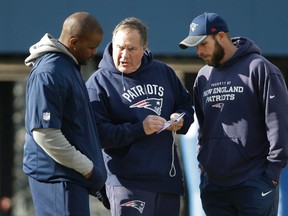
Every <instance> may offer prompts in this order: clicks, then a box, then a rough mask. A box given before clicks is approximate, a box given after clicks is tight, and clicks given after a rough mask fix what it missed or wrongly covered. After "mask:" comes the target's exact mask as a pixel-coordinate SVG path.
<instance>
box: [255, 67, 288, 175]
mask: <svg viewBox="0 0 288 216" xmlns="http://www.w3.org/2000/svg"><path fill="white" fill-rule="evenodd" d="M259 71H262V72H263V71H265V74H266V77H265V78H264V80H263V83H264V85H263V86H262V88H263V91H262V93H263V97H262V99H263V106H264V109H265V123H266V128H267V138H268V140H269V143H270V148H269V152H268V156H267V160H268V166H267V169H266V175H267V176H268V177H269V178H270V179H273V180H276V181H278V180H279V178H280V173H281V170H282V169H283V168H284V167H285V166H286V164H287V160H288V144H287V140H288V133H287V128H288V115H287V110H288V92H287V87H286V84H285V80H284V77H283V75H282V73H281V71H279V70H278V68H276V67H275V66H274V65H272V64H269V63H263V64H260V65H259Z"/></svg>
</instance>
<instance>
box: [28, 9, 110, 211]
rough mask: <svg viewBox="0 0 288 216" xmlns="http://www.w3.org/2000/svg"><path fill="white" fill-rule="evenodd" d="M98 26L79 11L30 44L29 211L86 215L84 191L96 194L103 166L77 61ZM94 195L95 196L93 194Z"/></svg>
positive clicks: (91, 51) (92, 48)
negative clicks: (52, 32)
mask: <svg viewBox="0 0 288 216" xmlns="http://www.w3.org/2000/svg"><path fill="white" fill-rule="evenodd" d="M102 36H103V30H102V27H101V26H100V24H99V23H98V21H97V20H96V19H95V18H94V17H93V16H92V15H90V14H88V13H84V12H79V13H74V14H72V15H71V16H69V17H68V18H67V19H66V20H65V22H64V23H63V28H62V32H61V35H60V37H59V39H55V38H54V37H53V36H52V35H50V34H48V33H47V34H45V35H44V36H43V38H42V39H41V40H40V41H39V42H38V43H36V44H35V45H33V46H31V48H30V56H29V57H27V58H26V60H25V64H26V65H28V66H31V67H33V68H32V70H31V73H30V74H29V78H28V81H27V89H26V119H25V124H26V125H25V126H26V136H25V138H26V140H25V146H24V161H23V163H24V164H23V170H24V172H25V173H26V174H27V175H28V176H29V184H30V188H31V192H32V198H33V203H34V207H35V214H36V215H39V216H44V215H45V216H46V215H47V216H49V215H81V216H88V215H90V208H89V193H90V194H91V195H94V196H97V195H99V192H98V190H99V189H100V188H102V187H103V186H104V183H105V180H106V177H107V176H106V175H107V173H106V169H105V165H104V162H103V156H102V151H101V146H100V141H99V137H98V133H97V129H96V125H95V122H94V118H93V113H92V109H91V105H90V102H89V97H88V94H87V89H86V87H85V82H84V81H83V78H82V76H81V73H80V65H83V64H86V63H87V61H88V60H89V59H90V58H91V57H92V56H94V55H95V52H96V48H97V47H98V46H99V44H100V42H101V41H102ZM97 197H98V198H100V197H99V196H97Z"/></svg>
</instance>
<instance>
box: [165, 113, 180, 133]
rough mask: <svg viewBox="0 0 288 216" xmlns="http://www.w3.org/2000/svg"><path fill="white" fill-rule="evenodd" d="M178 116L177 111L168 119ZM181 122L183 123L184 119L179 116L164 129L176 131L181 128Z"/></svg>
mask: <svg viewBox="0 0 288 216" xmlns="http://www.w3.org/2000/svg"><path fill="white" fill-rule="evenodd" d="M178 116H179V113H173V114H172V115H171V116H170V120H171V119H174V118H177V117H178ZM183 123H184V119H183V118H181V119H180V120H179V121H177V122H174V123H173V124H171V125H170V126H169V127H168V128H166V130H170V131H178V130H180V129H181V128H182V126H183Z"/></svg>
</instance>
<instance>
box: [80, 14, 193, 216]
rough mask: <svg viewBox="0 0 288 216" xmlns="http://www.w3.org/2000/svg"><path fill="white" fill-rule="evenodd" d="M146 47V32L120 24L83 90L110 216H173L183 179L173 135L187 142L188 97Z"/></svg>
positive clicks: (129, 21) (130, 22) (131, 21)
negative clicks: (99, 150)
mask: <svg viewBox="0 0 288 216" xmlns="http://www.w3.org/2000/svg"><path fill="white" fill-rule="evenodd" d="M147 46H148V41H147V29H146V26H145V25H144V24H143V23H142V22H141V21H140V20H139V19H137V18H133V17H131V18H126V19H124V20H123V21H121V22H120V23H119V24H118V25H117V26H116V28H115V29H114V31H113V38H112V43H109V44H108V45H107V47H106V49H105V51H104V56H103V59H102V60H101V62H100V64H99V70H97V71H96V72H95V73H94V74H93V75H92V76H91V77H90V78H89V80H88V81H87V83H86V86H87V88H88V93H89V96H90V101H91V104H92V108H93V110H94V114H95V118H96V121H97V126H98V129H99V135H100V140H101V144H102V148H103V153H104V161H105V164H106V168H107V170H108V178H107V181H106V187H107V188H106V189H107V195H108V198H109V200H110V204H111V213H112V215H113V216H137V215H139V216H153V215H155V216H159V215H169V216H178V215H179V210H180V195H181V194H183V182H182V181H183V177H182V172H181V168H180V164H179V159H178V156H177V150H176V145H175V133H180V134H185V133H186V132H187V131H188V129H189V127H190V125H191V123H192V122H193V113H194V111H193V109H192V96H191V94H189V93H188V91H187V90H186V89H185V88H184V87H183V85H182V84H181V82H180V80H179V79H178V77H177V76H176V74H175V72H174V71H173V70H172V69H171V68H170V67H168V66H167V65H166V64H164V63H162V62H159V61H156V60H154V59H153V58H152V55H151V53H150V52H149V50H148V49H147ZM181 113H184V116H182V115H181ZM179 116H180V119H179V120H178V121H175V122H174V121H167V120H170V119H174V118H175V117H179ZM181 116H182V118H181ZM173 122H174V123H173ZM170 123H171V125H170ZM169 125H170V126H169ZM166 126H167V128H166V129H163V128H165V127H166ZM162 129H163V130H162Z"/></svg>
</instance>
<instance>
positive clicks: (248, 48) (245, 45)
mask: <svg viewBox="0 0 288 216" xmlns="http://www.w3.org/2000/svg"><path fill="white" fill-rule="evenodd" d="M231 40H232V42H233V44H234V45H235V46H236V47H237V51H236V52H235V53H234V55H233V56H232V57H231V58H230V59H228V60H227V61H226V62H225V63H224V64H223V66H227V65H231V64H234V63H235V62H236V61H238V60H239V59H240V58H242V57H243V56H245V55H250V54H252V53H255V54H260V55H261V50H260V48H259V47H258V46H257V45H256V44H255V43H254V42H253V41H252V40H250V39H248V38H245V37H234V38H231Z"/></svg>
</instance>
